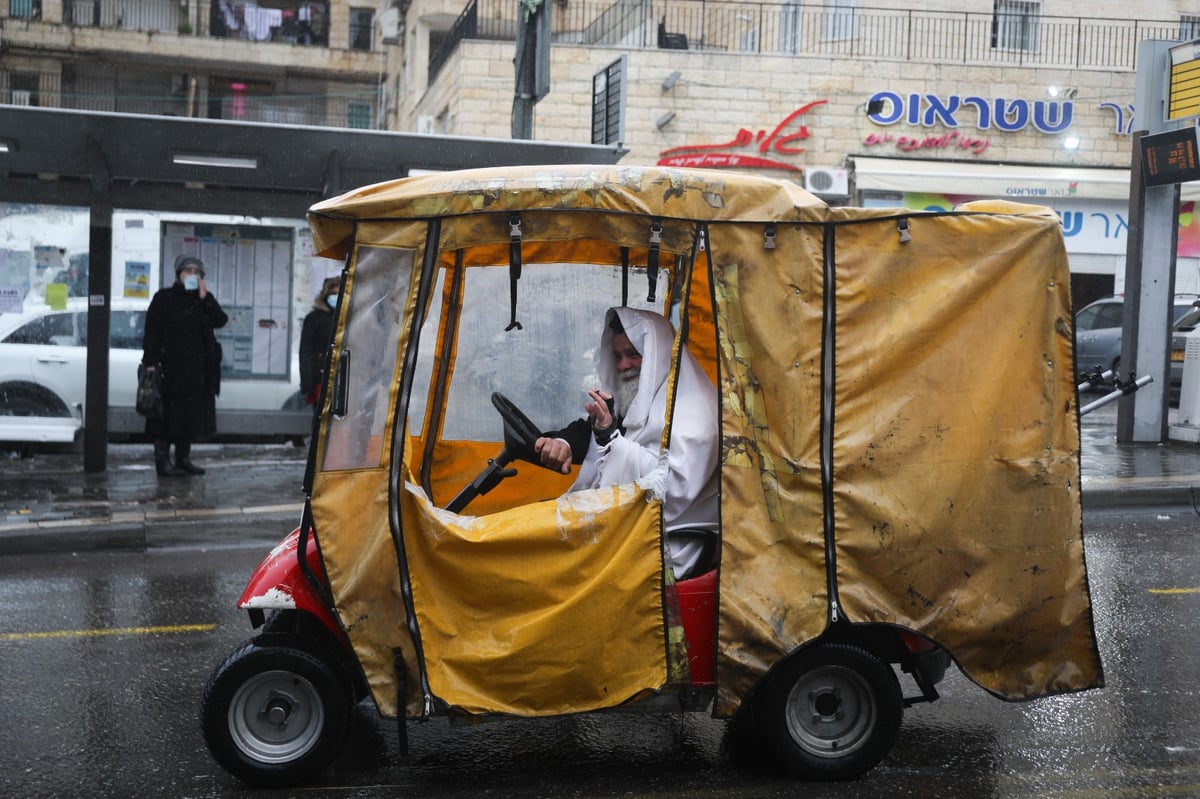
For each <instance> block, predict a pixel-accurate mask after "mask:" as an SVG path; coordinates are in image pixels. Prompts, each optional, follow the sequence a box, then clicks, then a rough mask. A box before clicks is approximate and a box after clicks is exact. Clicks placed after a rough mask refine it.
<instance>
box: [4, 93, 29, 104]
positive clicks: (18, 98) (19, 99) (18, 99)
mask: <svg viewBox="0 0 1200 799" xmlns="http://www.w3.org/2000/svg"><path fill="white" fill-rule="evenodd" d="M32 100H33V92H32V91H29V90H27V89H13V90H12V96H11V98H10V99H9V102H10V103H12V104H13V105H29V104H30V102H31V101H32Z"/></svg>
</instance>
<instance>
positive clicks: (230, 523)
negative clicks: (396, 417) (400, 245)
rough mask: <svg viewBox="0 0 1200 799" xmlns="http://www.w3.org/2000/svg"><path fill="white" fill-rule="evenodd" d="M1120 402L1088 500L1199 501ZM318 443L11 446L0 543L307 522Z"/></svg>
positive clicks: (1191, 456) (1179, 463) (1100, 413)
mask: <svg viewBox="0 0 1200 799" xmlns="http://www.w3.org/2000/svg"><path fill="white" fill-rule="evenodd" d="M1116 417H1117V413H1116V405H1115V404H1114V405H1109V406H1106V407H1104V408H1101V409H1100V410H1097V411H1095V412H1093V413H1091V414H1089V415H1088V416H1086V417H1084V418H1083V420H1082V426H1081V465H1082V476H1083V486H1082V488H1083V504H1084V507H1085V508H1102V507H1113V506H1116V505H1180V504H1182V505H1187V506H1190V507H1200V445H1196V444H1190V443H1180V442H1174V441H1172V442H1169V443H1167V444H1117V442H1116ZM307 458H308V451H307V449H306V448H303V447H295V446H292V445H291V444H200V445H196V446H195V447H194V448H193V450H192V459H193V461H195V462H196V463H197V464H198V465H200V466H203V467H204V468H205V469H207V472H208V473H207V474H205V475H203V476H201V477H181V478H169V479H163V478H159V477H157V476H156V475H155V473H154V463H153V459H152V457H151V450H150V445H149V444H110V445H109V447H108V469H107V471H105V472H101V473H97V474H85V473H84V471H83V456H82V454H81V453H40V454H35V455H34V456H33V457H32V458H18V457H16V456H15V455H11V453H5V452H0V554H10V553H18V552H70V551H83V550H94V549H103V548H126V549H144V548H147V547H157V546H178V545H196V544H199V545H204V544H207V545H210V546H222V545H227V544H231V543H235V542H247V541H253V542H260V543H262V544H263V545H264V546H270V545H273V544H274V543H276V542H277V541H279V539H281V538H282V537H283V536H284V535H285V534H286V533H288V532H289V531H290V530H291V529H292V528H293V527H295V526H296V525H298V524H299V522H300V515H301V511H302V509H303V502H304V495H303V493H302V491H301V483H302V481H303V478H304V468H305V463H306V460H307Z"/></svg>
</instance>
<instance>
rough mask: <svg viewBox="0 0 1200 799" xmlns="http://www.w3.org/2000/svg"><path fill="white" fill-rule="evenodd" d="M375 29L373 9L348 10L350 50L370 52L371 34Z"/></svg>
mask: <svg viewBox="0 0 1200 799" xmlns="http://www.w3.org/2000/svg"><path fill="white" fill-rule="evenodd" d="M374 27H375V9H373V8H352V9H350V49H351V50H370V49H372V48H371V44H372V42H371V38H372V37H371V32H372V29H373V28H374Z"/></svg>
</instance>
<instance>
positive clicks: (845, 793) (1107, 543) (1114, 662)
mask: <svg viewBox="0 0 1200 799" xmlns="http://www.w3.org/2000/svg"><path fill="white" fill-rule="evenodd" d="M1085 533H1086V538H1087V547H1088V564H1089V570H1090V574H1091V584H1092V592H1093V603H1094V607H1095V617H1096V626H1097V633H1098V635H1099V640H1100V647H1101V653H1102V656H1103V659H1104V667H1105V674H1106V678H1107V686H1106V687H1105V688H1104V689H1102V690H1099V691H1092V692H1085V693H1081V694H1076V695H1072V696H1063V697H1056V698H1050V699H1043V700H1037V701H1033V702H1028V703H1021V704H1010V703H1005V702H1002V701H1000V700H997V699H994V698H992V697H990V696H989V695H988V694H986V693H985V692H984V691H982V690H981V689H980V688H978V687H976V686H975V685H974V684H972V683H970V682H969V681H967V680H966V679H965V678H963V677H962V676H961V674H959V673H958V672H957V671H956V670H953V669H952V671H951V674H950V676H949V677H948V679H947V681H946V682H945V683H943V684H942V685H941V686H940V689H941V693H942V697H943V698H942V700H941V701H939V702H937V703H935V704H933V705H921V706H916V707H914V708H911V709H910V710H908V711H907V712H906V715H905V720H904V725H903V727H902V729H901V732H900V738H899V740H898V742H897V744H896V746H895V748H894V749H893V750H892V752H891V754H890V755H889V756H888V757H887V758H886V759H885V760H884V762H883V763H882V764H881V765H880V766H878V767H877V768H876V769H874V770H873V771H872V772H870V773H869V774H868V775H867V776H865V777H864V778H862V779H860V780H858V781H856V782H852V783H843V784H803V783H799V784H798V783H796V782H793V781H791V780H789V779H786V778H783V777H781V776H779V775H777V774H776V773H774V772H773V771H772V770H771V769H770V767H769V765H768V764H766V763H763V762H762V761H760V760H759V759H758V758H757V757H756V754H755V752H754V751H752V750H750V749H749V747H748V745H747V741H746V739H745V737H744V736H741V735H739V734H738V731H737V730H736V729H734V728H732V727H731V726H730V725H728V724H727V723H726V722H724V721H718V720H714V719H712V718H709V717H708V716H706V715H703V714H693V715H688V716H680V715H670V716H629V715H616V714H613V715H593V716H589V717H577V718H566V719H555V720H540V721H529V720H521V721H509V722H497V723H493V724H485V725H481V726H478V727H473V728H450V727H449V726H448V725H447V723H446V722H445V721H444V720H438V721H434V722H430V723H427V724H422V725H411V726H410V755H409V756H408V757H407V758H403V757H401V756H400V754H399V752H398V747H397V742H396V735H395V726H394V723H393V722H390V721H383V720H380V719H379V718H378V717H377V716H376V715H375V714H374V711H373V710H372V709H370V706H369V704H368V705H364V706H362V707H360V710H359V714H358V718H357V720H356V725H355V730H354V732H353V738H352V740H351V742H350V744H349V745H348V746H347V747H346V752H345V754H344V756H343V757H342V758H341V760H340V761H339V762H338V764H337V765H336V767H335V768H334V769H333V770H331V771H330V772H328V773H326V774H324V775H322V776H321V777H320V779H319V780H317V781H316V782H314V783H313V784H312V785H310V786H307V787H305V788H302V789H295V790H290V791H250V790H247V789H244V788H242V787H241V786H240V785H239V784H238V783H237V782H236V781H235V780H234V779H232V778H231V777H229V776H228V775H227V774H225V773H224V772H222V771H221V770H220V769H219V768H218V767H217V766H216V765H215V764H214V763H213V762H212V760H211V759H210V758H209V756H208V753H207V751H206V750H205V749H204V745H203V742H202V739H201V735H200V731H199V726H198V722H197V708H198V705H199V698H200V693H201V691H202V690H203V686H204V683H205V681H206V679H207V677H208V674H209V673H210V671H211V670H212V668H213V667H214V666H215V665H216V664H217V663H218V662H219V661H220V660H221V658H222V657H223V656H224V655H225V654H226V653H227V652H228V651H230V650H231V649H232V648H233V647H234V646H236V644H237V643H238V642H240V641H241V640H243V639H244V638H247V637H249V635H250V628H249V625H248V624H247V622H246V620H245V617H244V615H243V614H242V613H241V612H240V611H237V610H236V609H234V608H233V603H234V601H235V600H236V598H237V595H238V594H239V593H240V591H241V588H242V586H243V584H244V581H245V579H246V577H247V576H248V575H249V573H250V571H251V569H252V568H253V566H254V564H255V563H256V562H257V560H258V559H259V558H260V557H261V556H262V554H264V552H263V549H262V548H261V547H257V546H256V547H242V548H230V549H211V550H203V549H195V548H192V549H174V550H152V551H150V552H147V553H129V552H125V553H91V554H86V555H84V554H81V555H61V554H60V555H46V556H32V555H30V556H8V557H2V558H0V666H2V668H0V719H2V721H0V725H2V727H0V729H2V730H3V734H2V737H3V744H2V745H0V796H5V797H94V798H95V799H107V798H108V797H113V798H114V799H115V798H117V797H122V798H125V797H130V798H136V797H235V796H256V797H263V798H264V799H274V798H275V797H282V796H295V797H384V796H387V797H398V796H399V797H404V796H421V797H445V798H449V797H479V796H487V797H628V796H636V797H756V798H757V797H763V798H764V799H766V798H768V797H783V796H788V797H792V796H806V797H818V798H821V797H845V798H849V797H856V798H861V797H892V796H895V797H970V798H971V799H989V798H990V797H995V798H996V799H1001V798H1003V799H1010V798H1016V797H1022V798H1024V797H1029V798H1030V799H1032V798H1033V797H1037V798H1038V799H1042V798H1043V797H1063V799H1067V797H1069V798H1070V799H1091V798H1092V797H1096V799H1100V798H1101V797H1106V798H1107V797H1113V796H1119V797H1137V798H1144V799H1158V798H1159V797H1181V796H1185V797H1196V796H1200V658H1197V656H1196V653H1197V652H1200V549H1198V547H1197V545H1196V544H1197V537H1198V536H1200V517H1198V516H1197V515H1196V514H1195V513H1194V512H1193V510H1192V509H1190V508H1169V509H1154V508H1139V509H1136V510H1126V511H1121V510H1118V511H1104V512H1100V511H1096V512H1089V513H1088V514H1086V516H1085Z"/></svg>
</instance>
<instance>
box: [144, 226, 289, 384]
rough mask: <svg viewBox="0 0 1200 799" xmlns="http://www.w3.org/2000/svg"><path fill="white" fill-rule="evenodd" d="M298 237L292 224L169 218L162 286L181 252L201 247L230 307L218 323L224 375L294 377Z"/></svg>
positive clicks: (216, 290) (208, 274)
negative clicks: (294, 283) (294, 279)
mask: <svg viewBox="0 0 1200 799" xmlns="http://www.w3.org/2000/svg"><path fill="white" fill-rule="evenodd" d="M294 238H295V230H294V229H292V228H290V227H268V226H263V225H226V224H213V223H194V222H163V223H162V261H161V264H162V268H161V269H160V270H159V271H160V272H161V276H162V285H163V287H166V286H169V285H171V284H172V283H173V282H174V280H175V273H174V264H175V259H176V257H178V256H180V255H194V256H196V257H197V258H199V259H200V260H201V261H202V262H203V263H204V272H205V278H204V281H205V284H206V285H207V287H208V290H209V291H211V292H213V294H214V295H215V296H216V298H217V302H219V303H220V304H221V308H222V310H224V311H225V313H226V314H228V315H229V322H228V323H227V324H226V325H225V327H223V328H221V329H219V330H216V331H215V333H216V336H217V341H219V342H221V348H222V350H223V356H222V359H221V376H222V378H226V377H229V378H234V379H237V378H251V377H253V378H264V377H267V378H269V377H275V378H281V379H285V380H286V379H290V377H291V375H290V374H289V371H290V369H291V351H292V349H291V329H292V319H291V307H292V304H291V296H292V253H293V247H294V245H293V241H294Z"/></svg>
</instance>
